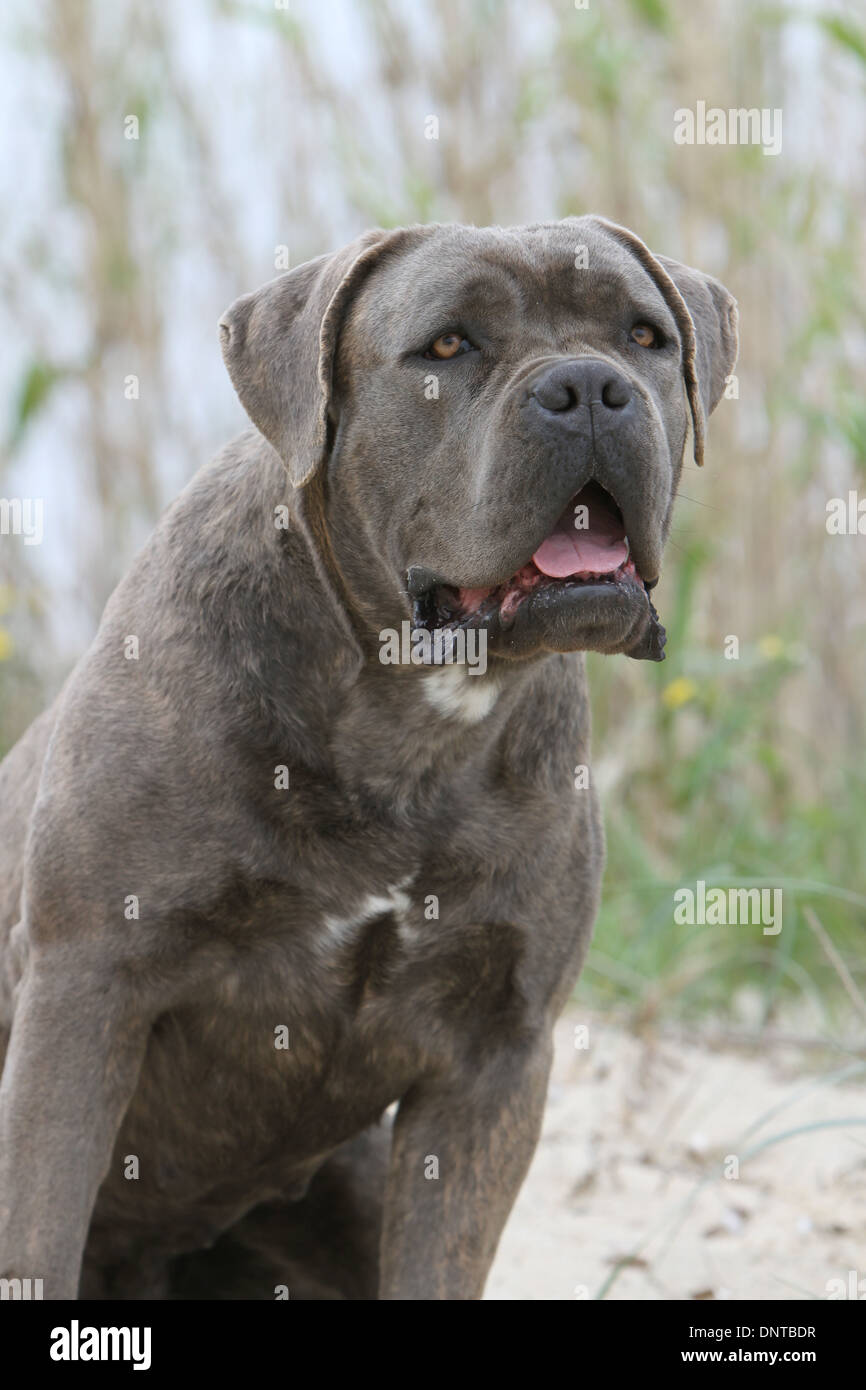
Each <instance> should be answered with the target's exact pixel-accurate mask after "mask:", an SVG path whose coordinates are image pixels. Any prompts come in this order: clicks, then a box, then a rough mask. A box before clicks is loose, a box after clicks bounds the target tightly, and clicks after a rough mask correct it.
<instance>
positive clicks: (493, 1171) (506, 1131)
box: [379, 1040, 550, 1300]
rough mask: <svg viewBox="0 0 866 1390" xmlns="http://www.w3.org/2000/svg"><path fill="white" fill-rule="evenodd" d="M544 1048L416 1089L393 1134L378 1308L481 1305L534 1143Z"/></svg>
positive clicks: (543, 1089) (500, 1057)
mask: <svg viewBox="0 0 866 1390" xmlns="http://www.w3.org/2000/svg"><path fill="white" fill-rule="evenodd" d="M549 1073H550V1047H549V1044H548V1043H547V1040H545V1044H544V1046H539V1047H538V1048H536V1049H533V1050H532V1051H530V1052H516V1051H503V1052H501V1053H498V1054H497V1055H496V1056H494V1057H493V1058H492V1059H491V1060H489V1061H488V1062H487V1063H486V1064H483V1065H479V1066H477V1067H476V1068H475V1069H474V1071H472V1073H471V1074H470V1070H469V1068H467V1069H466V1072H465V1074H461V1075H459V1076H453V1077H448V1078H442V1077H437V1078H436V1079H430V1080H426V1081H423V1082H421V1083H419V1084H418V1085H417V1086H415V1087H414V1088H413V1089H412V1090H411V1091H410V1092H409V1093H408V1095H407V1096H406V1097H405V1098H404V1099H403V1101H401V1103H400V1108H399V1111H398V1114H397V1119H396V1122H395V1125H394V1141H393V1150H392V1155H391V1167H390V1171H389V1176H388V1184H387V1191H386V1198H385V1220H384V1226H383V1234H382V1260H381V1267H382V1274H381V1280H380V1290H379V1297H380V1298H381V1299H467V1300H471V1299H478V1298H481V1296H482V1294H483V1292H484V1282H485V1280H486V1278H487V1274H488V1271H489V1269H490V1265H491V1264H492V1262H493V1257H494V1255H495V1253H496V1247H497V1244H498V1243H499V1237H500V1235H501V1234H502V1229H503V1227H504V1225H505V1222H506V1220H507V1218H508V1214H509V1212H510V1211H511V1207H512V1205H513V1203H514V1200H515V1198H516V1196H517V1193H518V1191H519V1190H520V1185H521V1183H522V1182H523V1179H524V1177H525V1175H526V1170H527V1169H528V1167H529V1164H530V1161H531V1159H532V1155H533V1152H534V1150H535V1146H536V1143H537V1141H538V1134H539V1130H540V1128H541V1120H542V1116H543V1114H544V1102H545V1097H546V1094H547V1080H548V1076H549Z"/></svg>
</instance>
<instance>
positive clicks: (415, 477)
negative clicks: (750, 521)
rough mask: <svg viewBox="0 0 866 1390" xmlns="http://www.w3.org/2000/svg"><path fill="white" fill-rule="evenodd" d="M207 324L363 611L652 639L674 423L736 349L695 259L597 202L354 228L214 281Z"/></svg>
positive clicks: (674, 464) (495, 641)
mask: <svg viewBox="0 0 866 1390" xmlns="http://www.w3.org/2000/svg"><path fill="white" fill-rule="evenodd" d="M220 329H221V333H222V339H223V352H224V356H225V360H226V364H227V366H228V370H229V373H230V375H231V378H232V381H233V382H234V385H235V388H236V390H237V392H238V395H239V397H240V399H241V402H242V404H243V405H244V407H245V409H246V410H247V412H248V414H249V415H250V417H251V419H252V420H253V422H254V424H255V425H257V427H258V428H259V429H260V430H261V432H262V433H263V434H264V435H265V436H266V438H267V439H268V440H269V441H270V443H271V444H272V445H273V446H274V448H275V449H276V450H277V451H278V452H279V453H280V454H281V456H282V458H283V459H284V461H285V463H286V465H287V467H288V469H289V473H290V476H291V478H292V481H293V482H294V484H295V485H296V486H297V487H298V488H307V487H310V486H311V485H313V486H315V487H319V488H321V489H322V493H321V496H322V497H323V499H324V501H323V506H324V514H325V515H326V517H327V529H328V538H329V544H330V546H331V547H332V551H333V555H334V556H335V557H336V563H337V566H338V567H339V569H340V571H341V574H342V576H343V579H344V582H345V584H346V587H347V590H348V592H349V593H350V594H351V595H352V598H353V600H354V602H355V604H356V606H357V609H358V611H359V612H360V613H361V614H362V615H363V619H364V621H365V622H366V623H368V624H369V625H370V626H371V628H373V629H375V628H381V627H382V626H383V625H385V624H386V623H391V622H393V621H394V620H395V619H397V618H398V617H400V616H403V617H413V618H414V621H415V623H416V624H421V625H424V626H426V627H429V628H437V627H442V628H446V629H447V628H450V629H457V628H460V627H470V626H471V627H477V628H480V629H483V630H484V631H486V633H487V644H488V651H489V652H490V653H492V654H494V655H496V656H500V657H511V658H519V657H525V656H529V655H532V654H534V653H537V652H542V651H574V650H596V651H603V652H626V653H628V654H630V655H632V656H646V657H653V658H656V659H659V658H660V657H661V655H662V645H663V630H662V629H660V628H659V627H658V624H657V620H656V617H655V612H654V609H653V608H652V605H651V603H650V600H649V590H650V589H651V588H652V586H653V585H654V584H655V582H656V580H657V579H658V575H659V570H660V566H661V558H662V550H663V546H664V542H665V539H666V536H667V532H668V528H669V525H670V520H671V511H672V506H673V499H674V495H675V492H676V487H677V481H678V478H679V474H680V469H681V466H682V460H683V454H684V451H685V446H686V442H687V439H688V436H689V431H690V430H691V434H692V440H693V448H694V453H695V457H696V459H697V461H698V462H699V463H700V462H701V461H702V455H703V439H704V421H705V417H706V416H707V415H708V414H709V413H710V411H711V410H713V409H714V407H715V406H716V404H717V403H718V401H719V399H720V397H721V395H722V393H723V390H724V385H725V379H726V377H727V376H728V374H729V373H730V371H731V370H732V368H733V365H734V361H735V359H736V350H737V334H736V305H735V302H734V300H733V299H732V297H731V296H730V294H729V293H728V291H727V290H726V289H725V288H724V287H723V286H722V285H720V284H719V283H718V281H716V280H713V279H711V278H710V277H709V276H706V275H703V274H702V273H701V272H699V271H696V270H691V269H689V268H688V267H687V266H683V265H680V264H678V263H677V262H674V261H670V260H667V259H666V258H663V257H657V256H654V255H653V254H652V253H651V252H650V251H649V250H648V249H647V248H646V246H644V244H643V243H642V242H641V241H640V240H639V239H638V238H637V237H635V236H634V235H633V234H632V233H631V232H628V231H626V230H625V229H624V228H621V227H617V226H615V225H614V224H612V223H609V222H605V221H603V220H602V219H599V218H593V217H587V218H569V219H566V220H565V221H562V222H555V223H545V224H541V225H538V226H531V227H520V228H509V229H502V228H483V229H480V228H474V227H462V226H433V227H411V228H407V229H402V230H399V231H394V232H371V233H368V234H366V235H365V236H364V237H363V238H362V239H361V240H360V241H358V242H356V243H354V244H353V245H352V246H349V247H347V248H345V249H344V250H343V251H341V252H338V253H336V254H335V255H333V256H326V257H322V258H320V259H319V260H317V261H312V262H309V263H308V264H306V265H303V266H300V267H299V268H298V269H297V270H295V271H292V272H290V273H289V274H287V275H284V276H282V277H280V278H279V279H278V280H275V281H272V282H271V283H270V284H268V285H265V286H264V287H263V288H262V289H260V290H258V291H256V292H255V293H254V294H252V295H247V296H246V297H244V298H243V299H240V300H238V301H237V302H236V303H235V304H234V305H233V306H232V307H231V309H230V310H229V311H228V313H227V314H226V315H225V317H224V318H223V319H222V321H221V324H220Z"/></svg>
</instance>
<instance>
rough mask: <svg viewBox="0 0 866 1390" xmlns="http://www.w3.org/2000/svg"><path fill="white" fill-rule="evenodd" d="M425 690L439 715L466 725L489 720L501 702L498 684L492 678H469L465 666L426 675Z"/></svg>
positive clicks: (445, 668) (448, 668) (444, 668)
mask: <svg viewBox="0 0 866 1390" xmlns="http://www.w3.org/2000/svg"><path fill="white" fill-rule="evenodd" d="M423 690H424V694H425V696H426V697H427V700H428V702H429V703H430V704H431V705H432V706H433V708H434V709H435V710H436V712H437V713H438V714H441V715H443V716H444V717H445V718H446V719H462V720H463V722H464V723H465V724H477V723H478V722H479V720H481V719H486V717H487V715H488V714H489V713H490V711H491V710H492V709H493V706H494V705H495V704H496V701H497V700H498V699H499V684H498V682H497V681H496V680H494V678H493V677H492V676H470V674H469V672H468V671H467V669H466V667H465V666H443V667H442V669H441V671H436V672H435V673H434V674H431V675H429V676H427V678H426V679H425V681H424V682H423Z"/></svg>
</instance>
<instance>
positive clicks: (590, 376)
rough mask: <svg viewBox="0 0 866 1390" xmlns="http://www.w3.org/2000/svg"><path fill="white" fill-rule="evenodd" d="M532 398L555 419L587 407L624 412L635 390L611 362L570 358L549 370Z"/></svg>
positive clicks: (592, 358)
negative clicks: (632, 390) (592, 406)
mask: <svg viewBox="0 0 866 1390" xmlns="http://www.w3.org/2000/svg"><path fill="white" fill-rule="evenodd" d="M530 395H532V396H534V397H535V399H536V400H537V402H538V404H539V405H540V406H541V407H542V409H543V410H546V411H549V412H550V413H551V415H567V414H568V413H569V412H571V411H576V410H578V409H579V408H580V407H581V406H585V405H596V406H600V407H601V408H602V409H603V410H623V409H624V408H625V407H626V406H627V405H628V403H629V401H630V400H631V387H630V385H629V383H628V381H627V380H626V378H625V377H624V376H623V375H622V373H621V372H618V371H617V370H616V368H615V367H612V366H611V365H610V363H609V362H602V361H601V360H600V359H599V358H597V357H570V358H567V359H566V360H565V361H564V362H557V363H556V365H555V366H553V367H550V368H548V370H547V371H546V372H544V374H543V375H542V376H541V377H539V379H538V381H536V383H535V385H534V386H533V388H532V391H531V392H530Z"/></svg>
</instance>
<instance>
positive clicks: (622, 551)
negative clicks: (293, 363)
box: [532, 484, 628, 579]
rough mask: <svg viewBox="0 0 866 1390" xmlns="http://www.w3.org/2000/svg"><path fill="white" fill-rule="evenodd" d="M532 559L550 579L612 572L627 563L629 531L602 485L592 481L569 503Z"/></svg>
mask: <svg viewBox="0 0 866 1390" xmlns="http://www.w3.org/2000/svg"><path fill="white" fill-rule="evenodd" d="M577 508H580V510H579V511H578V510H577ZM584 509H586V510H584ZM587 513H588V514H587ZM575 521H577V523H578V525H577V526H576V525H575ZM532 558H533V560H534V562H535V564H536V566H537V567H538V569H540V570H541V573H542V574H546V575H547V577H548V578H549V579H567V578H568V577H569V575H573V574H582V573H584V572H586V573H589V574H610V573H611V571H612V570H616V569H619V567H620V565H622V564H624V563H625V561H626V560H627V558H628V545H627V544H626V539H625V530H624V528H623V524H622V522H621V521H620V519H619V517H618V516H617V515H616V512H615V511H614V510H613V507H612V505H611V503H610V502H608V500H607V498H606V496H605V494H604V493H603V492H602V491H601V489H600V488H597V487H595V486H594V485H593V484H589V485H588V486H587V487H585V488H584V489H583V491H582V492H580V493H578V495H577V497H575V498H574V500H573V501H572V502H569V504H568V506H567V508H566V510H565V511H564V512H563V514H562V516H561V517H560V518H559V521H558V522H557V523H556V526H555V527H554V529H553V530H552V531H551V533H550V535H549V536H548V537H547V540H546V541H542V542H541V545H540V546H539V547H538V549H537V550H536V552H535V554H534V555H533V557H532Z"/></svg>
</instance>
